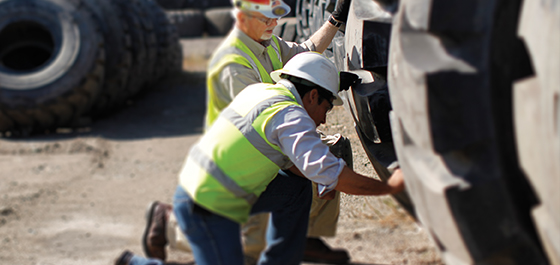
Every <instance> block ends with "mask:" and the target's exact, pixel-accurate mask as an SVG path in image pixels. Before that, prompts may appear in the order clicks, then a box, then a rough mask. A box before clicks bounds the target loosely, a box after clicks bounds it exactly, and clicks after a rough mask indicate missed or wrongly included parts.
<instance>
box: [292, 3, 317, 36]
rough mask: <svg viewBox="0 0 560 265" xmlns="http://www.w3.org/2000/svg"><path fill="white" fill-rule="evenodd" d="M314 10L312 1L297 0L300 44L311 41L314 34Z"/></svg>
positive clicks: (297, 27) (297, 30)
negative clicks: (312, 24)
mask: <svg viewBox="0 0 560 265" xmlns="http://www.w3.org/2000/svg"><path fill="white" fill-rule="evenodd" d="M313 10H314V8H313V1H312V0H297V2H296V11H295V12H296V18H297V21H298V23H297V26H296V32H297V35H298V42H303V41H305V40H307V39H309V37H311V35H312V34H313V31H311V23H313V22H312V15H313Z"/></svg>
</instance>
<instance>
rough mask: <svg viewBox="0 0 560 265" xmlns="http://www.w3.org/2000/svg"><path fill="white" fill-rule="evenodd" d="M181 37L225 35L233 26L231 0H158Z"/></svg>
mask: <svg viewBox="0 0 560 265" xmlns="http://www.w3.org/2000/svg"><path fill="white" fill-rule="evenodd" d="M157 3H158V4H159V6H160V7H161V8H162V9H163V10H165V13H166V15H167V18H168V19H169V21H171V23H172V24H173V25H174V26H175V27H176V29H177V32H178V35H179V37H180V38H199V37H202V36H225V35H226V34H227V33H228V32H229V31H230V30H231V28H232V27H233V24H234V19H233V17H232V16H231V3H230V0H207V1H194V0H157Z"/></svg>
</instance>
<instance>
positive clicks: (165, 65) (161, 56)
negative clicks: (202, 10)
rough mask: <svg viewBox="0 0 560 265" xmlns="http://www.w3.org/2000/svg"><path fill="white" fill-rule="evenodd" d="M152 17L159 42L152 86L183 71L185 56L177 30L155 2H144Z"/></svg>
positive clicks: (144, 0)
mask: <svg viewBox="0 0 560 265" xmlns="http://www.w3.org/2000/svg"><path fill="white" fill-rule="evenodd" d="M142 1H143V2H144V4H145V7H146V8H148V11H149V13H150V15H151V19H152V21H153V23H154V31H155V35H156V40H157V56H156V63H155V66H154V67H155V70H154V76H153V79H152V80H151V83H150V84H151V85H150V86H152V85H153V84H155V83H156V82H158V81H159V80H160V79H161V78H162V77H164V76H165V75H167V74H169V73H174V72H179V71H181V67H182V62H183V56H182V49H181V46H180V44H179V37H178V35H177V29H176V28H175V27H174V26H173V25H172V24H171V22H170V21H169V19H168V18H167V16H166V15H165V12H164V11H163V10H162V9H161V8H159V6H158V5H157V4H156V3H155V2H154V1H153V0H142Z"/></svg>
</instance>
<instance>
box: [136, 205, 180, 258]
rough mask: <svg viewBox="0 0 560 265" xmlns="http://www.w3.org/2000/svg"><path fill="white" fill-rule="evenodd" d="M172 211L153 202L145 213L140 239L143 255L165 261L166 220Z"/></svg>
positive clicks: (170, 208) (166, 206)
mask: <svg viewBox="0 0 560 265" xmlns="http://www.w3.org/2000/svg"><path fill="white" fill-rule="evenodd" d="M171 211H173V206H171V205H169V204H165V203H161V202H158V201H153V202H151V203H150V205H149V206H148V210H147V211H146V229H145V230H144V236H143V237H142V248H143V249H144V254H145V255H146V256H147V257H150V258H157V259H160V260H163V261H165V259H166V258H167V255H166V254H167V253H165V246H167V238H166V236H165V231H166V225H167V220H169V215H170V214H171Z"/></svg>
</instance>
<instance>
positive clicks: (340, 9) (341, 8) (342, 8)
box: [331, 0, 352, 23]
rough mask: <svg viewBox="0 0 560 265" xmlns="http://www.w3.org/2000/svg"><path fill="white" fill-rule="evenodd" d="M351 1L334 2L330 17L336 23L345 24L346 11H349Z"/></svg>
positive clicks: (337, 0) (338, 0)
mask: <svg viewBox="0 0 560 265" xmlns="http://www.w3.org/2000/svg"><path fill="white" fill-rule="evenodd" d="M350 2H352V1H351V0H336V8H335V9H334V11H333V12H332V14H331V15H332V17H333V18H334V19H336V20H338V21H341V22H344V23H346V20H348V11H349V10H350Z"/></svg>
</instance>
